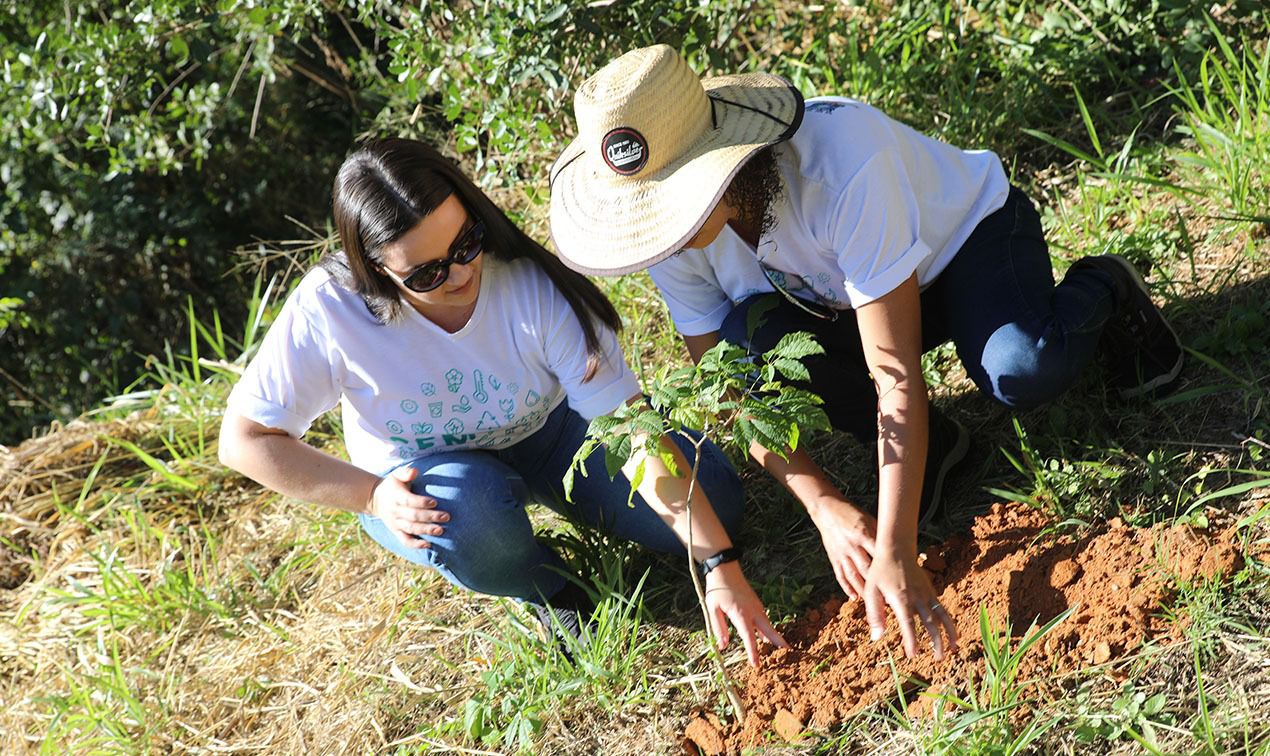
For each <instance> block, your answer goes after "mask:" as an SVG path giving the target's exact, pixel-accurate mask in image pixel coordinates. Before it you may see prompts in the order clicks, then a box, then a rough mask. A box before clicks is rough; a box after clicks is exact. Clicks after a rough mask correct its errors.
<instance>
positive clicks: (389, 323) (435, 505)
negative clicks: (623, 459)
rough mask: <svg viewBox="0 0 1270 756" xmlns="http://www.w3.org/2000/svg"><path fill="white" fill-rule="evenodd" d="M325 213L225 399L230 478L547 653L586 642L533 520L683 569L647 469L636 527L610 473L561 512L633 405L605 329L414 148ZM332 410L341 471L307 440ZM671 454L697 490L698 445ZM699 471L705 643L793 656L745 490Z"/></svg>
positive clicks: (579, 592) (437, 160) (662, 477)
mask: <svg viewBox="0 0 1270 756" xmlns="http://www.w3.org/2000/svg"><path fill="white" fill-rule="evenodd" d="M334 214H335V222H336V227H337V228H338V231H339V235H340V241H341V243H342V247H343V249H342V251H341V252H339V253H337V254H332V255H328V256H327V257H326V258H325V259H323V260H322V262H321V264H320V265H319V266H318V267H316V268H315V269H314V270H312V271H310V272H309V273H308V274H307V275H305V277H304V279H303V280H302V281H301V282H300V284H299V285H298V287H297V288H296V290H295V291H294V292H293V293H292V294H291V295H290V297H289V298H288V299H287V301H286V303H285V304H284V306H283V308H282V311H281V313H280V314H279V316H278V318H277V320H276V321H275V322H274V323H273V325H272V326H271V327H270V329H269V332H268V333H267V334H266V336H265V338H264V339H263V341H262V343H261V347H260V351H259V353H257V354H256V356H255V357H254V358H253V359H252V361H251V363H250V364H249V365H248V367H247V369H246V371H245V372H244V374H243V377H242V378H241V380H240V381H239V382H238V384H237V385H236V386H235V387H234V390H233V392H232V393H231V395H230V398H229V403H228V409H227V411H226V414H225V419H224V422H223V424H222V427H221V438H220V457H221V460H222V462H223V463H224V464H226V465H227V466H229V467H231V468H233V469H235V470H238V471H240V472H242V473H243V474H245V475H247V476H249V477H251V478H253V479H254V480H256V481H258V482H260V483H262V484H263V485H265V486H267V487H269V488H271V489H273V490H276V491H278V492H280V493H282V494H285V495H287V496H290V497H293V498H297V499H303V500H306V501H313V502H318V503H321V504H326V505H329V506H333V507H338V508H341V509H346V510H350V511H353V512H356V513H357V514H358V516H359V517H360V519H361V523H362V526H363V527H364V528H365V530H366V532H367V533H368V534H369V535H370V536H371V538H373V539H374V540H375V541H376V542H378V543H379V544H380V545H382V546H383V547H385V548H387V549H388V550H390V551H392V552H394V553H395V554H398V555H400V556H402V557H404V558H405V559H408V560H410V561H412V562H415V563H417V564H421V565H425V566H428V567H432V568H434V569H436V570H437V571H439V572H440V573H441V574H442V575H443V576H445V578H446V579H447V580H449V581H450V582H451V583H453V584H455V585H457V586H460V587H463V588H467V589H470V590H473V591H476V592H479V593H485V594H493V595H500V596H513V597H516V598H520V599H524V600H526V601H529V602H531V603H533V604H534V605H535V607H536V608H537V610H538V611H537V614H538V618H539V620H540V621H541V622H542V623H543V624H544V627H545V628H546V629H547V631H548V633H549V637H550V633H555V634H556V635H557V637H559V635H560V633H561V631H566V632H568V633H570V634H572V635H574V636H575V637H576V636H577V634H578V632H579V627H580V624H579V612H580V611H581V610H584V609H585V608H586V607H587V606H588V604H589V602H588V599H587V596H586V592H585V590H584V589H583V588H582V587H581V583H580V582H579V581H577V580H576V577H577V576H573V577H574V579H573V580H571V579H570V576H569V575H568V573H567V571H566V569H565V564H564V562H563V561H562V560H561V559H560V557H559V556H558V555H557V554H556V553H555V552H553V551H552V550H551V549H550V548H548V547H547V546H545V545H544V544H542V543H541V542H539V541H538V540H537V539H536V538H535V536H534V532H533V529H532V527H531V525H530V521H529V518H528V516H527V514H526V511H525V505H526V504H527V503H529V502H536V503H540V504H543V505H546V506H548V507H550V508H551V509H553V510H556V511H557V512H560V513H562V514H564V515H566V516H568V517H569V518H570V519H572V520H574V521H575V522H579V523H582V524H584V525H589V526H591V527H595V528H597V529H599V530H601V531H603V532H605V533H609V534H612V535H615V536H617V537H620V538H624V539H628V540H633V541H636V542H638V543H641V544H643V545H645V546H647V547H649V548H652V549H655V550H658V551H663V552H672V553H673V552H677V553H680V554H682V553H683V552H684V545H683V544H684V542H685V539H686V532H687V529H688V517H687V513H686V507H684V506H683V504H684V501H685V498H686V495H687V481H686V480H685V479H683V478H678V477H674V476H672V475H670V474H669V472H668V471H667V469H666V467H665V466H664V464H663V463H662V461H661V460H660V459H659V458H657V457H650V458H648V459H647V460H646V465H647V468H646V473H645V476H644V479H643V481H642V482H641V484H640V485H639V487H638V488H637V495H636V496H635V498H634V506H629V505H628V503H627V502H628V500H629V499H630V495H629V492H630V483H629V482H628V479H627V478H626V477H625V476H624V475H619V476H617V477H616V478H615V479H611V478H610V477H609V475H608V474H607V472H606V470H605V466H604V460H603V453H602V452H597V453H596V454H594V455H592V456H591V457H590V458H589V459H588V461H587V474H586V475H585V476H578V477H577V479H576V484H575V486H574V490H573V495H572V502H566V501H565V500H564V493H563V491H562V486H561V479H562V478H563V477H564V475H565V472H566V470H567V469H568V468H569V466H570V463H571V461H572V459H573V456H574V453H575V452H576V451H577V449H578V448H579V447H580V446H581V444H582V442H583V440H584V438H585V435H586V430H587V424H588V420H589V419H590V418H593V417H595V416H597V415H601V414H606V413H609V412H612V411H613V410H615V409H616V408H618V407H619V406H620V405H621V404H622V403H623V402H630V401H642V398H641V395H640V388H639V384H638V383H637V382H636V380H635V377H634V375H632V373H631V371H630V369H629V368H628V367H627V366H626V363H625V361H624V360H623V357H622V353H621V350H620V348H619V346H618V344H617V340H616V337H615V335H614V332H615V331H616V330H617V329H618V327H619V325H620V324H619V320H618V315H617V312H616V311H615V310H614V309H613V307H612V305H611V304H610V303H609V302H608V300H607V299H605V297H604V295H603V294H602V293H601V292H600V291H599V290H598V289H597V288H596V287H595V285H594V284H592V283H591V282H590V281H588V280H587V279H585V278H584V277H582V276H581V275H579V274H577V273H575V272H573V271H571V270H569V269H568V268H566V267H565V266H563V265H562V264H561V263H560V262H559V261H558V260H557V259H556V258H555V257H554V256H552V255H551V254H549V253H548V252H546V250H544V249H543V248H542V246H541V245H539V244H538V243H536V242H534V241H533V240H532V239H530V238H529V237H528V236H526V235H525V234H524V233H523V232H522V231H521V230H520V229H518V228H517V227H516V226H515V225H513V224H512V223H511V221H510V220H508V218H507V217H506V216H505V215H504V214H503V213H502V211H500V210H499V209H498V208H497V207H495V206H494V205H493V203H491V202H490V200H489V198H487V197H486V196H485V195H484V193H482V192H481V191H480V189H478V188H477V187H476V186H475V185H474V184H473V183H472V182H471V181H470V180H469V179H468V178H467V177H466V176H464V175H463V174H462V173H461V172H459V171H458V169H457V168H456V167H455V166H454V165H453V164H452V163H451V162H449V161H448V160H446V159H445V158H444V157H442V156H441V155H440V154H439V153H437V152H436V151H435V150H433V149H432V148H430V147H428V146H427V145H424V144H422V143H420V142H414V141H408V140H401V139H389V140H384V141H379V142H373V143H370V144H367V145H365V146H363V147H361V148H360V149H358V150H357V151H356V152H354V153H353V154H352V155H350V156H349V157H348V158H347V159H346V160H345V162H344V164H343V166H342V167H341V168H340V171H339V174H338V176H337V178H336V180H335V186H334ZM337 404H338V405H339V406H340V409H341V414H342V419H343V432H344V441H345V444H346V446H347V450H348V456H349V459H350V462H344V461H342V460H340V459H338V458H336V457H333V456H331V455H329V454H326V453H324V452H322V451H319V450H317V449H315V448H313V447H311V446H309V445H307V444H306V443H304V442H303V441H302V440H301V438H302V437H303V435H304V433H305V431H306V430H308V428H309V426H310V425H311V424H312V423H313V421H314V420H315V419H316V418H317V417H318V416H319V415H321V414H322V413H324V412H326V411H327V410H329V409H331V408H333V407H335V406H336V405H337ZM662 443H663V444H664V445H665V446H666V448H667V450H668V451H669V452H670V453H671V455H672V456H673V457H674V458H675V460H676V462H677V464H679V465H680V469H688V462H687V459H688V458H690V456H691V454H692V446H691V444H690V443H687V442H686V441H685V440H683V439H679V438H676V439H675V442H674V443H671V442H670V441H667V440H664V439H663V441H662ZM675 444H678V445H675ZM703 455H704V457H703V459H702V464H701V468H700V471H701V473H700V480H701V483H702V488H704V492H701V489H698V492H699V494H698V495H699V497H700V498H699V499H698V500H697V501H696V502H695V503H696V506H694V507H693V521H692V528H693V535H694V543H693V546H694V557H695V558H696V559H697V560H698V561H699V562H701V563H703V565H705V567H707V568H708V569H707V572H708V574H707V576H706V580H707V584H708V585H709V586H710V588H711V591H710V602H711V609H712V611H713V612H714V615H713V616H714V617H715V621H716V623H718V625H719V627H720V628H722V627H723V626H724V625H723V622H724V621H725V620H724V618H725V617H726V618H727V619H728V620H729V621H731V622H733V623H734V624H735V625H736V626H737V628H738V630H740V631H741V632H742V637H745V638H748V639H749V640H748V641H747V643H746V648H747V651H748V652H749V655H750V658H751V661H753V662H755V663H757V659H758V655H757V651H756V649H755V645H754V638H755V637H756V636H757V635H760V634H761V635H763V636H766V637H767V638H768V639H769V640H771V641H772V642H773V643H777V644H780V643H783V641H782V640H781V639H780V636H779V635H777V634H776V632H775V631H774V630H772V628H771V625H770V624H769V623H768V621H767V617H766V614H765V611H764V609H763V606H762V604H761V603H760V602H759V599H758V597H757V596H756V595H755V594H754V591H753V590H752V589H751V588H750V585H749V584H748V582H746V580H745V577H744V576H743V575H742V573H741V570H740V565H739V563H738V562H737V561H736V559H735V553H736V552H735V549H733V548H732V547H733V543H732V540H731V537H730V535H729V533H735V532H736V530H737V526H738V523H739V520H740V516H741V508H742V497H741V490H740V484H739V481H738V479H737V476H736V472H735V471H734V470H733V469H732V467H731V465H730V463H729V462H728V461H727V458H726V457H725V456H724V455H723V454H722V453H721V452H720V450H719V449H718V448H717V447H715V446H713V445H711V444H706V445H705V447H704V449H703ZM583 577H585V576H583ZM716 589H717V590H716ZM582 619H583V621H584V620H585V617H583V618H582ZM724 635H725V637H726V633H725V634H724Z"/></svg>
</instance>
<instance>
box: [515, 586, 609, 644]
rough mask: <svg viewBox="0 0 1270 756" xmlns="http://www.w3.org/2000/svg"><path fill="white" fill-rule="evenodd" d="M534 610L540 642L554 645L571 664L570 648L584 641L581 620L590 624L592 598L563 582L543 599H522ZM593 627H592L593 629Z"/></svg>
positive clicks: (581, 590) (580, 588) (577, 587)
mask: <svg viewBox="0 0 1270 756" xmlns="http://www.w3.org/2000/svg"><path fill="white" fill-rule="evenodd" d="M525 603H526V604H528V605H529V606H530V607H531V608H532V609H533V610H534V617H535V618H536V619H537V620H538V624H539V625H541V626H542V627H541V630H542V633H543V641H544V642H546V643H551V644H554V645H555V647H556V649H557V650H559V651H560V654H561V655H562V656H564V658H566V659H568V660H569V663H570V664H572V663H573V649H575V648H578V647H579V646H581V645H583V644H584V643H586V636H585V635H584V634H583V632H582V623H583V622H586V623H588V625H590V624H591V622H592V620H591V613H592V612H593V611H594V610H595V604H594V603H593V602H592V601H591V597H590V596H588V595H587V592H586V591H585V590H584V589H583V588H582V587H581V586H579V585H578V584H576V583H574V582H573V581H569V582H567V583H565V586H564V588H561V589H560V591H559V592H558V593H556V595H554V596H552V597H551V598H549V599H547V601H546V603H543V602H542V601H538V600H534V601H529V600H526V601H525ZM592 629H593V628H592Z"/></svg>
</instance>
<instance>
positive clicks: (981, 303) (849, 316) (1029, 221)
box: [720, 187, 1116, 443]
mask: <svg viewBox="0 0 1270 756" xmlns="http://www.w3.org/2000/svg"><path fill="white" fill-rule="evenodd" d="M1115 286H1116V284H1115V282H1114V281H1113V280H1112V279H1111V277H1110V276H1108V275H1107V274H1106V273H1104V272H1102V271H1100V270H1098V269H1096V268H1092V267H1089V268H1073V269H1071V270H1070V271H1068V274H1067V276H1066V277H1065V278H1064V279H1063V281H1062V283H1060V284H1058V285H1057V286H1055V285H1054V274H1053V270H1052V269H1051V267H1050V258H1049V249H1048V247H1047V246H1046V244H1045V238H1044V236H1043V235H1042V232H1041V219H1040V216H1039V215H1038V214H1037V212H1036V208H1035V207H1034V206H1033V205H1032V202H1031V201H1030V200H1029V199H1028V198H1027V195H1025V194H1024V193H1023V192H1022V191H1020V190H1019V189H1017V188H1013V187H1012V188H1011V190H1010V195H1009V197H1008V198H1007V200H1006V203H1005V205H1004V206H1003V207H1002V208H1001V209H1000V210H997V211H996V212H994V213H993V214H991V215H989V216H988V217H987V218H984V219H983V221H981V222H980V223H979V225H978V226H977V227H976V228H975V231H974V233H973V234H971V235H970V238H969V239H967V240H966V243H965V244H963V245H962V247H961V249H960V250H959V251H958V252H957V256H956V257H954V258H953V260H952V262H951V263H949V265H948V267H947V268H945V269H944V271H943V272H942V273H940V275H939V277H938V278H937V279H936V280H935V281H934V282H933V283H932V284H931V285H930V286H928V287H927V288H926V289H925V291H923V292H922V294H921V309H922V313H921V314H922V351H924V352H925V351H929V350H930V349H933V348H935V347H936V346H939V345H940V344H943V343H945V342H947V341H949V340H951V341H952V342H953V343H954V344H955V345H956V347H957V356H958V357H960V358H961V361H962V364H963V365H965V368H966V372H967V373H968V374H969V375H970V378H971V379H972V380H973V381H974V382H975V385H976V386H978V387H979V390H980V391H982V392H983V393H985V394H987V395H988V396H990V397H992V398H993V399H995V400H997V401H999V402H1001V403H1002V404H1004V405H1006V406H1007V407H1011V408H1013V409H1019V410H1024V409H1030V408H1033V407H1036V406H1039V405H1041V404H1044V403H1046V402H1048V401H1051V400H1052V399H1054V398H1056V397H1058V396H1059V395H1060V394H1062V393H1063V392H1064V391H1065V390H1066V389H1067V388H1068V387H1070V386H1071V385H1072V384H1073V383H1074V382H1075V381H1076V378H1077V377H1078V376H1079V375H1080V372H1081V371H1082V370H1084V369H1085V367H1086V366H1087V365H1088V364H1089V362H1090V361H1091V360H1092V359H1093V357H1094V354H1095V353H1096V351H1097V348H1098V339H1099V337H1100V335H1101V334H1102V328H1103V325H1104V324H1105V323H1106V322H1107V320H1108V319H1109V318H1110V317H1111V316H1112V314H1113V313H1114V312H1115V308H1116V302H1115V297H1116V288H1115ZM763 299H775V300H776V302H777V305H776V307H775V308H774V309H772V310H771V311H769V312H768V313H767V314H766V320H765V322H763V323H761V324H760V325H759V327H758V328H757V329H756V331H755V333H754V334H753V335H752V336H751V335H749V334H747V333H746V331H745V329H746V316H747V314H748V312H749V309H750V307H752V306H753V305H754V304H755V303H756V302H758V301H760V300H763ZM794 331H808V332H810V333H812V334H814V335H815V336H816V337H817V340H818V341H819V342H820V344H821V346H823V347H824V348H825V354H823V355H819V356H816V357H811V358H809V359H808V360H807V361H806V362H805V364H806V365H807V367H808V369H809V372H810V373H811V380H810V381H809V382H806V383H803V384H801V386H802V387H803V388H807V389H809V390H811V391H813V392H815V393H816V394H818V395H820V397H821V398H823V399H824V400H825V406H824V409H825V411H826V413H827V414H828V415H829V421H830V422H831V423H832V424H833V426H834V427H835V428H838V429H839V430H844V431H847V432H849V433H851V434H852V435H854V436H855V437H856V438H858V439H860V440H861V441H864V442H865V443H873V442H874V441H876V439H877V392H876V390H875V388H874V386H873V380H872V379H871V378H870V377H869V368H868V365H867V364H866V362H865V359H864V350H863V347H862V346H861V344H860V329H859V326H858V324H857V323H856V314H855V311H854V310H845V311H843V312H841V313H840V314H839V317H838V319H837V320H836V321H833V322H829V321H826V320H821V319H818V318H816V317H815V316H813V315H810V314H808V313H806V312H804V311H802V310H800V309H799V308H797V307H795V306H794V305H791V304H789V303H788V302H786V301H785V300H784V298H783V297H780V295H778V294H774V293H773V294H759V295H756V296H753V297H750V298H748V299H745V300H743V301H741V302H739V303H738V304H737V305H736V307H735V308H733V310H732V312H731V313H729V314H728V317H727V319H726V320H725V321H724V324H723V326H722V327H721V328H720V335H721V336H722V337H723V338H724V339H727V340H728V341H731V342H733V343H735V344H741V345H744V346H747V347H748V348H749V349H750V350H751V351H752V352H754V353H756V354H761V353H762V352H765V351H767V350H768V349H771V348H772V347H773V346H775V345H776V342H777V341H779V340H780V338H781V336H783V335H784V334H786V333H790V332H794Z"/></svg>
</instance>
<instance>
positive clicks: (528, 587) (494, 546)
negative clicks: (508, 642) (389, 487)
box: [409, 451, 564, 598]
mask: <svg viewBox="0 0 1270 756" xmlns="http://www.w3.org/2000/svg"><path fill="white" fill-rule="evenodd" d="M438 457H439V458H440V459H438ZM409 464H410V466H412V467H415V468H416V469H418V470H419V474H418V475H417V476H416V477H415V479H414V481H412V483H411V489H412V490H413V491H414V492H415V493H418V494H421V495H425V496H428V497H431V498H433V499H435V500H436V502H437V509H439V510H440V511H443V512H447V513H448V514H449V515H450V519H449V521H448V522H446V523H444V524H443V527H444V529H445V532H444V533H443V534H442V535H440V536H425V538H426V539H427V541H428V542H429V543H430V544H431V548H429V549H426V550H423V551H426V552H427V555H426V557H425V558H426V559H427V560H428V562H429V563H430V564H431V566H433V567H435V568H436V569H437V570H439V571H440V572H441V573H442V574H443V575H444V576H445V577H446V578H447V579H448V580H450V582H452V583H455V584H457V585H460V586H462V587H464V588H467V589H469V590H473V591H477V592H479V593H486V594H492V595H499V596H516V597H519V598H535V597H537V596H539V595H540V594H541V595H546V596H550V595H552V594H554V593H555V592H556V591H557V590H558V589H559V588H560V586H561V584H562V582H563V580H564V578H563V577H562V576H561V575H560V573H559V572H558V571H557V570H556V569H553V567H555V568H558V567H561V566H563V565H562V563H561V562H560V559H559V557H557V556H556V555H555V554H554V553H552V552H551V551H550V550H548V549H547V548H546V547H544V546H542V545H541V544H540V543H538V541H537V540H536V539H535V538H534V533H533V526H532V525H531V524H530V522H529V517H528V515H527V513H526V512H525V503H526V498H527V495H528V491H527V488H526V486H525V484H524V481H523V480H522V479H521V477H520V476H519V475H518V474H517V473H516V472H515V471H514V470H512V469H511V468H510V467H508V466H507V465H505V464H503V463H502V462H499V461H498V460H497V459H495V458H494V457H493V456H492V455H490V454H488V453H486V452H477V451H471V452H467V451H464V452H449V453H444V454H441V455H436V457H434V458H432V459H428V458H424V459H421V460H416V461H414V462H412V463H409Z"/></svg>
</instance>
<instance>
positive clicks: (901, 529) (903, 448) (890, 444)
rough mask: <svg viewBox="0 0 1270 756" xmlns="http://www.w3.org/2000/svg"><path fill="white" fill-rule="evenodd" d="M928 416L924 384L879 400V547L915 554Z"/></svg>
mask: <svg viewBox="0 0 1270 756" xmlns="http://www.w3.org/2000/svg"><path fill="white" fill-rule="evenodd" d="M880 388H882V387H880ZM928 412H929V408H928V405H927V399H926V387H925V385H922V384H921V383H920V381H919V385H916V386H913V385H911V384H909V383H898V384H895V385H892V386H890V387H888V388H885V389H884V393H881V394H880V398H879V399H878V544H879V546H881V547H883V548H894V549H899V550H902V551H904V552H906V553H907V552H910V551H911V552H913V554H914V555H916V549H917V523H918V519H919V510H920V508H921V496H922V479H923V477H924V474H925V468H926V445H927V436H928V432H927V427H928V425H927V423H928V420H927V417H928Z"/></svg>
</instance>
